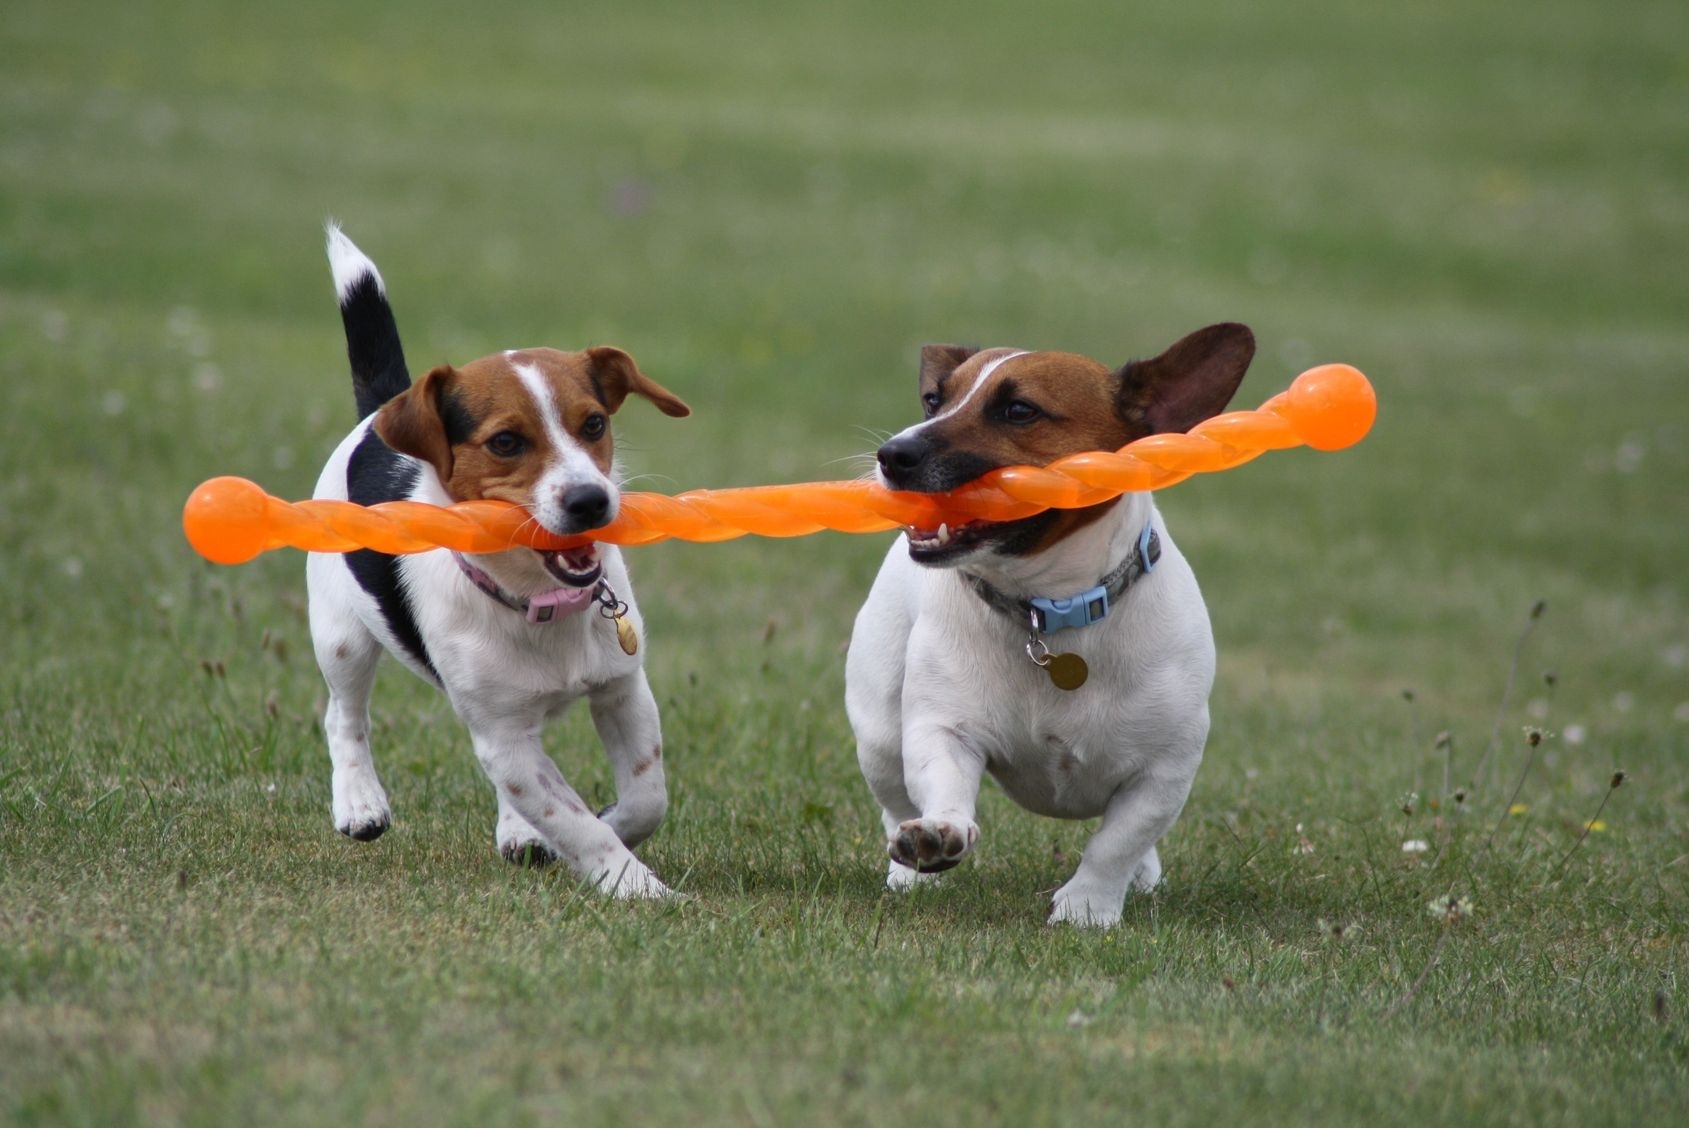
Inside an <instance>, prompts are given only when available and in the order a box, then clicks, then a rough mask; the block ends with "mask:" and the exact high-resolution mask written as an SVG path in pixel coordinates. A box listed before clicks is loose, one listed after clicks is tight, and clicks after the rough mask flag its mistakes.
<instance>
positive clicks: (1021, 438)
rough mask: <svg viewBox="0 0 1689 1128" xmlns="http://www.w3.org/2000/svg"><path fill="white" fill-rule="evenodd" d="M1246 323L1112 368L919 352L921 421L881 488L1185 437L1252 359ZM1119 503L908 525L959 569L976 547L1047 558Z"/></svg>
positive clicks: (893, 454)
mask: <svg viewBox="0 0 1689 1128" xmlns="http://www.w3.org/2000/svg"><path fill="white" fill-rule="evenodd" d="M1254 348H1255V343H1254V337H1253V335H1252V334H1251V333H1250V332H1249V330H1248V329H1247V328H1245V327H1244V326H1242V325H1235V324H1223V325H1213V326H1209V327H1208V328H1207V329H1203V330H1199V331H1198V332H1196V333H1192V334H1190V335H1189V336H1188V337H1185V338H1184V339H1183V340H1181V341H1179V342H1178V343H1177V344H1175V345H1174V346H1173V347H1172V348H1170V349H1168V350H1167V351H1166V352H1165V353H1163V354H1161V355H1160V356H1158V357H1155V358H1153V359H1151V360H1146V361H1134V362H1131V363H1129V364H1126V365H1123V366H1122V367H1121V368H1119V369H1114V370H1111V369H1109V368H1108V367H1107V366H1105V365H1103V364H1100V363H1098V362H1097V361H1095V360H1092V359H1090V358H1089V357H1084V356H1079V355H1077V354H1074V353H1064V352H1019V351H1016V350H1013V349H990V350H987V351H984V352H979V351H975V350H972V349H968V348H965V347H963V346H957V345H929V346H927V347H926V348H924V349H922V350H921V377H920V393H921V405H922V410H923V412H924V413H925V415H926V419H925V420H924V421H923V422H921V423H917V424H915V425H914V426H913V427H910V428H908V429H906V430H904V431H903V432H902V433H900V434H898V435H897V436H895V437H893V438H892V439H891V440H890V441H889V442H887V443H886V444H885V445H884V446H882V447H881V448H880V451H879V465H880V471H879V473H880V479H881V481H882V482H883V483H884V484H885V485H887V486H888V487H890V488H892V489H900V490H912V491H916V492H921V493H944V492H947V491H949V490H953V489H955V488H957V487H958V486H961V485H963V484H965V483H967V482H970V481H972V480H973V479H975V478H977V477H979V476H980V475H981V474H984V473H986V472H988V471H990V470H995V469H997V468H999V467H1002V466H1015V465H1032V466H1044V465H1048V464H1049V463H1051V462H1053V461H1055V460H1056V459H1058V458H1061V457H1063V456H1065V455H1069V454H1077V453H1081V452H1084V451H1092V450H1116V449H1118V448H1120V447H1122V446H1125V445H1126V444H1127V443H1129V442H1131V441H1133V440H1134V439H1138V438H1141V437H1143V436H1145V435H1149V434H1154V433H1157V432H1162V431H1183V430H1186V429H1188V428H1190V427H1192V426H1194V425H1195V424H1196V423H1198V422H1200V421H1201V420H1203V419H1206V418H1208V417H1209V416H1211V415H1213V414H1215V413H1217V412H1219V411H1220V410H1222V409H1223V408H1224V407H1225V405H1226V403H1227V402H1228V401H1229V400H1230V399H1231V396H1232V393H1233V392H1234V391H1236V389H1237V385H1238V383H1239V382H1240V381H1241V380H1242V379H1243V374H1244V372H1245V371H1246V370H1247V369H1248V366H1249V361H1250V358H1251V357H1252V356H1253V355H1254ZM1113 504H1114V503H1113V502H1106V503H1104V504H1102V505H1098V506H1092V507H1090V508H1087V509H1072V510H1048V511H1046V512H1044V513H1041V514H1038V515H1036V516H1033V517H1029V518H1026V519H1025V520H1022V521H1008V522H1002V523H997V524H991V523H984V522H979V523H975V524H972V525H968V526H964V527H962V528H961V529H950V528H948V527H942V528H940V529H938V530H910V535H909V544H910V554H911V555H912V556H914V557H915V559H917V560H919V561H921V562H923V563H934V564H938V563H946V564H948V563H958V562H960V560H961V559H963V558H964V557H966V556H968V555H972V554H973V553H974V552H975V551H980V550H987V549H989V550H991V551H995V552H998V553H1001V554H1005V555H1015V556H1023V555H1028V554H1031V553H1035V552H1040V551H1042V550H1044V549H1046V548H1048V547H1050V546H1051V545H1054V544H1056V543H1058V542H1059V541H1061V540H1062V539H1063V538H1064V537H1067V536H1069V535H1070V534H1072V533H1073V532H1074V531H1076V530H1078V529H1080V528H1083V527H1084V526H1086V525H1088V524H1090V523H1091V522H1092V521H1095V520H1097V519H1098V518H1099V517H1101V516H1102V515H1103V514H1104V513H1106V512H1108V510H1109V509H1110V508H1112V507H1113Z"/></svg>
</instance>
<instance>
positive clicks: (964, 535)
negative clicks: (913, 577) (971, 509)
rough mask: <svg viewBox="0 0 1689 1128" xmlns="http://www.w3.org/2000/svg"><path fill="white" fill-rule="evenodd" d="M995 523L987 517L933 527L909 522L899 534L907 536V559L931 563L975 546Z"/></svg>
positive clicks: (959, 554)
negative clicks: (919, 527) (985, 518)
mask: <svg viewBox="0 0 1689 1128" xmlns="http://www.w3.org/2000/svg"><path fill="white" fill-rule="evenodd" d="M995 527H996V526H995V524H993V523H992V522H990V521H969V522H968V523H967V524H965V525H951V524H940V525H939V526H938V528H936V529H918V528H916V527H915V526H913V525H910V526H907V527H906V528H905V529H904V530H903V534H904V536H906V537H908V538H909V557H910V559H912V560H914V561H915V562H916V563H917V564H935V563H939V562H941V561H943V560H946V559H948V558H950V557H952V556H961V555H962V554H963V553H965V552H968V551H970V550H972V549H974V548H977V547H979V545H980V544H981V542H983V541H984V540H985V539H986V537H987V535H988V534H989V533H990V532H991V530H992V529H993V528H995Z"/></svg>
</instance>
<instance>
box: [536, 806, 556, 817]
mask: <svg viewBox="0 0 1689 1128" xmlns="http://www.w3.org/2000/svg"><path fill="white" fill-rule="evenodd" d="M556 813H557V808H556V807H547V808H546V809H545V810H543V811H541V812H540V817H541V818H542V819H549V818H551V817H552V816H553V815H555V814H556Z"/></svg>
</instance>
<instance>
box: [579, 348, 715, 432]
mask: <svg viewBox="0 0 1689 1128" xmlns="http://www.w3.org/2000/svg"><path fill="white" fill-rule="evenodd" d="M586 358H587V363H588V364H590V365H591V366H592V378H593V382H594V383H595V384H597V386H598V387H599V388H600V389H601V390H602V391H603V393H604V406H605V407H607V408H609V410H610V413H611V414H612V415H613V414H615V412H616V409H617V408H619V407H621V406H622V401H623V400H625V399H627V397H628V396H644V397H645V398H646V399H648V400H650V401H651V402H652V403H654V404H656V405H657V410H658V411H660V412H662V413H663V414H664V415H669V416H673V417H674V418H676V419H684V418H686V417H687V416H688V415H691V414H692V409H691V408H690V407H687V406H686V402H685V401H684V400H682V399H681V398H680V397H679V396H677V395H675V394H674V393H673V392H671V391H669V390H668V389H667V388H665V387H663V386H662V385H661V384H659V383H657V381H655V380H653V379H651V377H649V376H647V375H645V373H643V372H641V371H640V370H639V365H637V364H635V363H634V361H633V357H631V356H629V355H628V354H627V353H625V352H623V351H622V350H621V349H617V348H611V347H610V346H609V345H600V346H598V347H597V348H592V349H588V350H586Z"/></svg>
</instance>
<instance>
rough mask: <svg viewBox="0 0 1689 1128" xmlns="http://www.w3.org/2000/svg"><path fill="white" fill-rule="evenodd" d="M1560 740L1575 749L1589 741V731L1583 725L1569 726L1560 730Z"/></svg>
mask: <svg viewBox="0 0 1689 1128" xmlns="http://www.w3.org/2000/svg"><path fill="white" fill-rule="evenodd" d="M1560 739H1561V740H1563V741H1565V742H1566V743H1567V744H1570V745H1573V746H1574V747H1575V746H1577V745H1579V744H1582V743H1583V742H1584V741H1586V740H1588V739H1589V730H1588V729H1586V728H1584V727H1583V726H1582V725H1567V726H1566V727H1565V728H1563V729H1561V730H1560Z"/></svg>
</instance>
